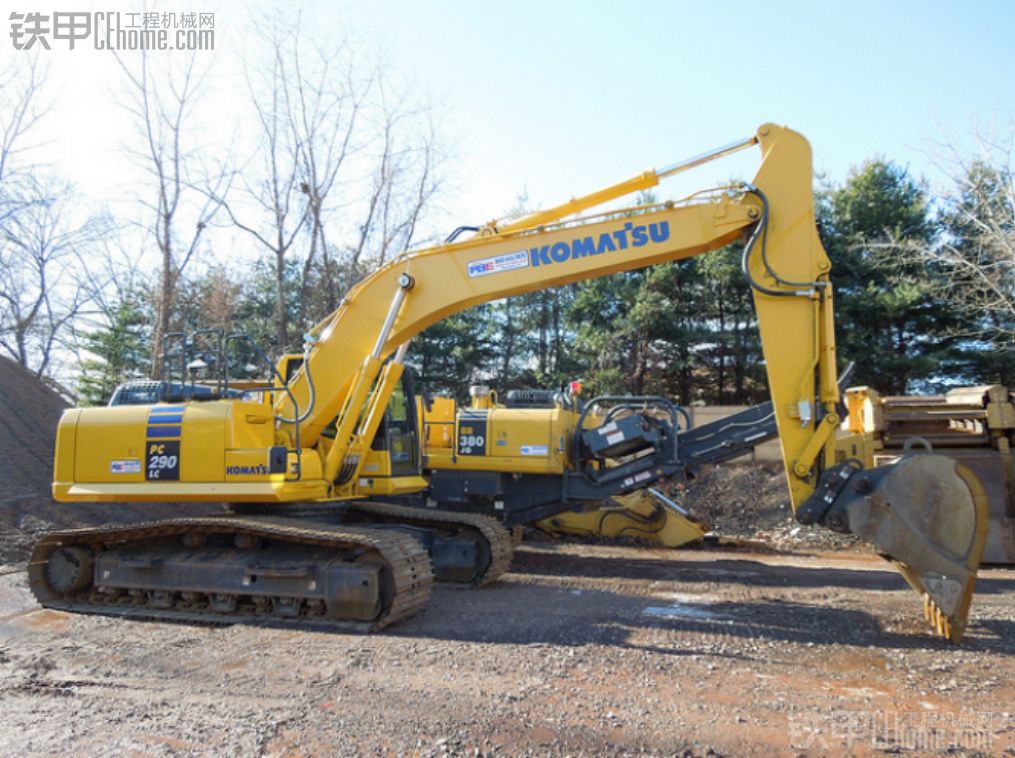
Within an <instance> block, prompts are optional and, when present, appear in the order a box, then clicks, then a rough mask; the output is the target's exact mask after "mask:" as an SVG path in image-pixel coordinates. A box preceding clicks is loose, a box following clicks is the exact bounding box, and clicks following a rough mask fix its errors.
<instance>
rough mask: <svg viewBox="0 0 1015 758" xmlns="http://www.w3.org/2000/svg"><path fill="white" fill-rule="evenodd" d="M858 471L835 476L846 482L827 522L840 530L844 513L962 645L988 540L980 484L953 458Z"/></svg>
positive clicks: (937, 626) (941, 630)
mask: <svg viewBox="0 0 1015 758" xmlns="http://www.w3.org/2000/svg"><path fill="white" fill-rule="evenodd" d="M836 468H839V471H840V472H841V471H842V470H844V469H843V468H840V467H836ZM853 471H854V472H855V473H853V474H852V475H851V476H848V477H844V476H843V475H842V474H841V473H838V474H835V475H837V476H838V477H839V478H840V480H841V479H847V480H848V482H847V483H846V485H845V486H844V487H841V488H839V489H838V493H837V497H836V498H835V501H836V502H835V505H833V506H832V508H831V509H830V510H829V511H828V513H827V514H826V516H825V519H823V521H824V522H825V523H826V524H828V525H829V526H831V527H832V528H837V527H838V528H841V527H842V526H844V524H843V523H842V522H843V514H844V515H845V519H846V521H848V530H849V531H851V532H853V533H855V534H857V535H859V536H860V537H863V538H865V539H867V540H868V541H870V542H871V543H873V544H874V545H875V546H876V547H877V549H878V551H879V552H880V553H881V554H882V555H883V556H884V557H885V558H887V559H888V560H889V561H891V562H892V563H893V564H894V565H895V566H896V568H898V569H899V571H900V572H901V573H902V576H903V577H905V579H906V581H907V582H908V583H909V584H910V586H911V587H912V588H913V589H914V590H916V591H917V592H918V593H919V594H920V595H921V596H922V597H923V603H924V615H925V616H926V618H927V620H928V621H929V622H930V624H931V626H932V627H933V628H934V631H935V632H936V633H937V634H938V635H940V636H941V637H945V638H946V639H949V640H951V641H952V642H954V643H956V644H958V643H959V642H960V641H961V640H962V636H963V634H964V632H965V629H966V620H967V618H968V615H969V605H970V603H971V602H972V599H973V588H974V586H975V584H976V571H977V569H978V568H979V566H980V560H981V559H982V557H983V548H984V545H985V543H986V539H987V526H988V520H989V509H988V502H987V496H986V493H985V492H984V490H983V487H982V485H981V484H980V482H979V480H978V479H977V478H976V476H975V475H974V474H973V472H972V471H971V470H970V469H969V468H967V467H966V466H964V465H962V464H961V463H959V462H958V461H956V460H954V459H953V458H948V457H946V456H943V455H933V454H920V455H911V456H907V457H905V458H902V459H901V460H900V461H899V462H898V463H895V464H893V465H890V466H881V467H878V468H874V469H869V470H866V471H858V470H856V469H853ZM826 494H827V493H826Z"/></svg>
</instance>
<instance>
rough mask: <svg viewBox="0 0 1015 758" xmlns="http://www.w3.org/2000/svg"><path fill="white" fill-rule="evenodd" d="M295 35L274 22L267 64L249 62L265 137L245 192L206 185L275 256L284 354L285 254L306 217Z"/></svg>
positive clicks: (243, 181)
mask: <svg viewBox="0 0 1015 758" xmlns="http://www.w3.org/2000/svg"><path fill="white" fill-rule="evenodd" d="M292 34H293V33H292V32H289V33H285V32H282V31H280V30H279V27H278V26H277V25H272V26H271V27H270V28H269V31H268V32H266V33H265V34H264V37H265V42H266V43H267V49H268V50H269V51H270V56H269V58H268V59H267V62H266V63H265V64H264V65H263V67H253V68H252V67H250V66H248V67H247V89H248V92H249V94H250V102H251V105H252V107H253V112H254V114H255V116H256V123H257V125H258V129H259V132H260V139H259V143H258V146H257V149H256V152H255V154H254V156H253V158H252V159H251V160H250V161H249V162H248V163H247V165H246V166H245V167H244V170H243V172H242V174H243V176H241V177H240V179H239V185H238V189H239V192H240V197H239V198H237V199H236V200H235V201H230V200H229V199H227V198H226V197H225V196H224V195H222V194H220V193H217V192H216V191H215V189H214V188H208V190H207V191H208V195H209V197H212V198H215V199H216V200H217V201H218V202H219V203H221V205H222V207H223V208H225V210H226V213H227V214H228V215H229V219H230V221H231V222H232V224H233V225H234V226H236V227H237V228H238V229H241V230H243V231H244V232H246V233H247V234H249V235H250V236H251V237H253V238H254V239H255V240H256V241H257V242H258V243H259V244H260V245H261V246H262V247H263V248H265V249H266V250H268V251H270V253H271V255H272V257H273V259H274V260H273V263H274V268H275V319H274V320H275V349H276V350H277V351H278V352H279V353H281V352H284V351H285V350H287V349H288V347H289V317H288V304H287V302H286V261H287V258H286V256H287V253H288V252H289V249H290V248H291V247H292V245H293V243H294V242H295V241H296V237H297V235H298V234H299V232H300V230H301V229H302V228H303V226H304V224H305V223H306V220H307V212H306V203H305V201H304V200H303V198H302V197H301V189H302V188H301V186H300V182H299V174H300V166H299V160H300V147H301V137H300V135H299V134H298V133H297V131H296V129H295V126H296V121H295V118H294V112H293V108H294V103H293V97H294V94H293V92H292V89H293V87H294V86H295V85H294V82H295V81H296V79H297V77H296V75H295V72H294V71H293V68H294V64H293V63H292V61H291V59H290V57H289V55H288V50H287V49H288V46H289V44H290V43H289V40H290V37H291V35H292ZM292 44H294V45H295V44H297V43H296V42H293V43H292ZM302 193H303V194H306V193H308V190H306V189H302Z"/></svg>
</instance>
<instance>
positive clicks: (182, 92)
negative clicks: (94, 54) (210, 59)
mask: <svg viewBox="0 0 1015 758" xmlns="http://www.w3.org/2000/svg"><path fill="white" fill-rule="evenodd" d="M196 60H197V59H196V56H194V55H191V56H189V57H188V58H187V59H186V61H185V62H184V63H183V64H182V67H181V68H179V69H174V68H170V67H168V66H167V67H166V68H165V69H161V70H158V71H156V70H153V68H152V65H151V61H150V59H149V56H148V55H147V53H145V52H142V53H141V55H140V57H139V65H138V67H137V68H132V67H131V66H130V65H128V64H127V63H126V62H125V61H124V60H123V59H122V58H119V57H118V58H117V61H118V62H119V64H120V67H121V69H122V70H123V72H124V74H125V75H126V77H127V80H128V82H129V84H130V90H131V99H130V101H129V103H128V104H127V105H126V106H125V107H126V108H127V110H128V111H129V112H130V113H131V115H132V116H133V117H134V120H135V122H136V125H137V127H138V132H139V136H140V140H139V144H138V146H136V147H131V148H129V153H130V154H131V155H132V156H133V157H134V158H136V159H137V160H138V161H139V163H140V164H141V165H142V166H143V167H144V169H145V171H146V172H147V174H148V176H149V185H148V187H147V188H146V189H145V190H144V191H143V193H142V196H141V198H140V202H141V204H142V206H143V207H144V208H145V209H147V212H148V216H147V218H146V219H144V220H143V221H142V227H143V229H144V231H145V233H146V234H147V235H149V236H150V237H151V238H152V239H153V241H154V243H155V245H156V247H157V249H158V251H159V254H160V274H159V283H158V290H157V293H156V296H155V298H154V300H155V308H156V319H155V328H154V334H153V340H152V341H153V348H154V355H153V363H152V366H153V371H152V373H153V375H158V372H159V371H160V370H161V367H160V366H159V361H158V359H157V358H158V353H159V346H160V345H161V343H162V338H163V337H164V336H165V335H166V334H168V333H169V332H171V331H172V328H173V327H172V325H173V315H174V309H175V301H176V295H177V292H178V288H179V283H180V278H181V277H182V276H183V274H184V271H185V269H186V268H187V266H188V264H190V262H191V261H192V260H193V258H194V255H195V253H196V252H197V251H198V248H199V244H200V242H201V240H202V238H203V236H204V233H205V231H206V230H207V228H208V226H209V224H210V223H211V221H212V219H213V218H214V217H215V215H216V213H217V212H218V211H219V209H220V207H221V204H222V203H221V199H220V198H221V197H223V196H224V194H225V189H226V187H227V186H228V173H227V172H225V171H222V170H216V171H215V172H214V173H213V174H212V175H211V176H209V175H208V172H207V169H206V166H205V163H204V162H203V160H202V154H201V149H200V145H199V142H198V138H196V137H192V136H191V133H192V126H193V125H192V121H193V120H194V106H195V103H196V101H197V100H198V97H199V95H200V91H201V87H202V82H203V79H204V76H205V75H206V74H207V71H204V72H199V71H198V69H197V64H196ZM199 187H210V188H211V191H209V192H204V191H201V190H199V189H197V188H199Z"/></svg>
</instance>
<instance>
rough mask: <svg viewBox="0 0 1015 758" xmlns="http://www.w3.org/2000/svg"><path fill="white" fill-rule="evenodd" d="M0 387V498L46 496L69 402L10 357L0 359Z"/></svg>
mask: <svg viewBox="0 0 1015 758" xmlns="http://www.w3.org/2000/svg"><path fill="white" fill-rule="evenodd" d="M0 388H2V389H0V499H5V500H6V499H8V498H11V497H31V496H38V495H42V496H45V495H47V494H48V493H49V482H50V477H51V475H52V471H53V438H54V434H55V433H56V424H57V422H58V421H59V420H60V414H61V413H63V410H64V408H66V407H67V404H66V403H65V402H64V401H63V399H62V398H61V397H60V396H59V395H57V394H56V393H55V392H53V391H52V390H51V389H49V388H48V387H47V386H46V385H45V384H43V383H42V382H41V381H40V380H39V379H38V377H36V376H35V374H33V373H32V372H30V371H28V370H27V369H25V368H23V367H22V366H20V365H19V364H17V363H15V362H14V361H11V360H8V359H7V358H0Z"/></svg>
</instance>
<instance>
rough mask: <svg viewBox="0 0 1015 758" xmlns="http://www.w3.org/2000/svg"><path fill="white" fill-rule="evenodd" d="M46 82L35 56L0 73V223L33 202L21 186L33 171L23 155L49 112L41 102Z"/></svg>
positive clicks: (17, 60) (30, 147)
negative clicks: (35, 131) (39, 124)
mask: <svg viewBox="0 0 1015 758" xmlns="http://www.w3.org/2000/svg"><path fill="white" fill-rule="evenodd" d="M46 78H47V71H46V68H45V67H44V66H42V65H41V64H40V63H39V59H38V57H37V56H35V55H31V56H25V57H18V58H16V59H14V60H13V61H12V62H11V63H10V64H9V65H8V66H7V67H6V68H5V69H4V70H3V71H2V72H0V221H2V220H3V219H5V218H7V217H8V216H10V215H11V214H13V213H16V212H17V211H18V210H19V209H20V208H23V207H24V206H25V205H26V204H29V203H31V202H34V198H33V197H32V196H31V193H30V192H26V191H25V190H27V189H30V188H26V187H23V186H21V183H22V180H26V179H27V178H28V177H29V176H30V174H31V169H32V168H33V166H32V165H31V164H30V163H29V162H28V161H26V160H25V157H26V153H28V152H29V151H30V150H31V149H32V148H34V147H37V145H36V144H33V143H32V142H30V141H29V140H30V139H32V138H33V130H34V129H35V127H36V125H37V124H38V122H39V120H40V119H42V118H43V117H44V116H45V115H46V114H47V113H48V112H49V110H50V106H49V103H48V102H46V101H44V99H43V88H44V87H45V83H46Z"/></svg>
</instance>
